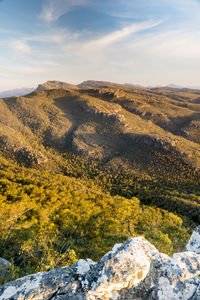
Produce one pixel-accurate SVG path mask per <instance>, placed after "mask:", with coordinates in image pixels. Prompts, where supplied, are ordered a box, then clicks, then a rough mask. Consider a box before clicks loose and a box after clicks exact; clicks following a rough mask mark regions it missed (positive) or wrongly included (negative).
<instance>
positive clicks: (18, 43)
mask: <svg viewBox="0 0 200 300" xmlns="http://www.w3.org/2000/svg"><path fill="white" fill-rule="evenodd" d="M11 48H12V49H13V50H14V51H15V52H17V53H18V54H21V55H30V54H31V47H30V46H29V45H28V44H27V42H26V41H23V40H15V41H12V42H11Z"/></svg>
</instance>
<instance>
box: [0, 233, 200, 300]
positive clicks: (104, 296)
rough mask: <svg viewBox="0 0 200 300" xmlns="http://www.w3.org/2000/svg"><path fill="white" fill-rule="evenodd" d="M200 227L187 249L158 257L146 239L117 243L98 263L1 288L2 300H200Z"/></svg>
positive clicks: (81, 262) (80, 264) (83, 263)
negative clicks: (171, 255) (170, 255)
mask: <svg viewBox="0 0 200 300" xmlns="http://www.w3.org/2000/svg"><path fill="white" fill-rule="evenodd" d="M199 249H200V227H199V228H197V229H196V230H195V231H194V233H193V234H192V236H191V239H190V241H189V242H188V245H187V246H186V251H185V252H182V253H176V254H174V255H173V257H169V256H167V255H165V254H162V253H159V252H158V250H157V249H156V248H155V247H154V246H153V245H151V244H150V243H149V242H148V241H147V240H145V239H144V238H143V237H136V238H132V239H129V240H127V241H126V242H125V243H124V244H117V245H115V246H114V247H113V249H112V250H111V251H110V252H108V253H107V254H106V255H104V256H103V257H102V258H101V259H100V260H99V262H97V263H95V262H93V261H92V260H90V259H86V260H82V259H81V260H79V261H77V262H76V263H75V264H74V265H72V266H69V267H64V268H62V269H54V270H51V271H49V272H45V273H37V274H34V275H29V276H26V277H24V278H20V279H18V280H15V281H13V282H9V283H7V284H5V285H3V286H2V287H1V288H0V300H6V299H13V300H25V299H26V300H29V299H32V300H42V299H43V300H48V299H53V300H64V299H71V300H72V299H73V300H83V299H84V300H86V299H88V300H111V299H113V300H114V299H115V300H118V299H119V300H128V299H135V300H136V299H137V300H139V299H141V300H142V299H148V300H156V299H158V300H187V299H188V300H189V299H190V300H199V299H200V253H199Z"/></svg>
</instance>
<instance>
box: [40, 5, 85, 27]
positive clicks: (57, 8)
mask: <svg viewBox="0 0 200 300" xmlns="http://www.w3.org/2000/svg"><path fill="white" fill-rule="evenodd" d="M88 2H89V0H45V1H44V4H43V7H42V12H41V15H40V17H41V18H42V19H43V20H44V21H47V22H55V21H57V20H58V19H59V18H60V17H61V16H63V15H64V14H66V13H67V12H68V11H70V10H72V9H73V8H74V7H77V6H81V5H85V4H87V3H88Z"/></svg>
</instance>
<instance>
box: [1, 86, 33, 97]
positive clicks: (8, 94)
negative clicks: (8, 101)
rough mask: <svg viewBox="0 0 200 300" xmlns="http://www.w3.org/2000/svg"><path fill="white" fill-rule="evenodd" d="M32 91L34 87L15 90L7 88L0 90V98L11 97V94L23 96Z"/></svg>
mask: <svg viewBox="0 0 200 300" xmlns="http://www.w3.org/2000/svg"><path fill="white" fill-rule="evenodd" d="M32 91H34V88H21V89H15V90H8V91H2V92H0V98H5V97H12V96H23V95H27V94H29V93H31V92H32Z"/></svg>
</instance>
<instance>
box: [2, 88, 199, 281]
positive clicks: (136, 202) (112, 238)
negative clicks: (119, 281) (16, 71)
mask: <svg viewBox="0 0 200 300" xmlns="http://www.w3.org/2000/svg"><path fill="white" fill-rule="evenodd" d="M93 83H94V82H93ZM95 84H96V82H95ZM98 84H100V83H98ZM59 86H60V83H59ZM85 86H86V85H85ZM51 87H52V86H51ZM199 99H200V96H199V94H198V93H197V91H195V90H194V91H193V90H184V91H183V90H178V91H174V90H173V91H171V90H165V89H161V88H156V89H150V88H149V89H146V88H142V87H133V86H127V85H115V84H113V85H112V84H111V83H110V84H108V83H107V84H106V85H105V84H104V83H103V85H102V86H101V87H93V88H91V87H89V85H88V87H84V88H80V87H79V88H78V89H73V88H70V89H63V88H60V89H55V88H53V89H52V88H51V89H45V90H35V91H33V92H32V93H31V94H28V95H26V96H23V97H10V98H4V99H0V206H1V211H0V233H1V234H0V256H1V257H3V258H5V259H7V260H8V261H12V262H13V265H12V267H11V274H9V275H8V276H0V284H3V283H5V282H6V281H8V280H13V279H15V278H16V277H21V276H24V275H27V274H31V273H36V272H38V271H48V270H49V269H50V268H57V267H62V266H66V265H70V264H72V263H75V262H76V261H77V260H78V259H80V258H86V257H91V259H94V260H98V259H99V258H100V257H102V256H103V255H104V254H105V253H106V252H107V251H109V249H110V248H111V247H113V246H114V245H115V244H116V243H122V242H124V241H125V240H127V239H128V238H130V237H136V236H139V235H143V236H144V237H145V238H146V239H147V240H148V241H149V242H151V243H153V244H154V245H155V246H156V247H157V248H158V250H159V251H161V252H164V253H166V254H168V255H172V254H173V253H174V252H180V251H183V249H184V245H185V244H186V243H187V240H188V239H189V235H190V233H191V231H192V229H193V228H194V227H196V225H197V224H199V222H200V130H199V128H200V100H199ZM0 275H1V274H0ZM74 276H75V277H76V278H77V276H76V274H75V275H74Z"/></svg>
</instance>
